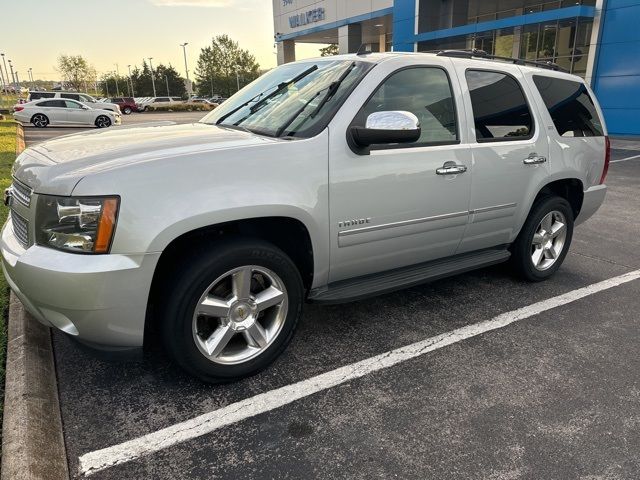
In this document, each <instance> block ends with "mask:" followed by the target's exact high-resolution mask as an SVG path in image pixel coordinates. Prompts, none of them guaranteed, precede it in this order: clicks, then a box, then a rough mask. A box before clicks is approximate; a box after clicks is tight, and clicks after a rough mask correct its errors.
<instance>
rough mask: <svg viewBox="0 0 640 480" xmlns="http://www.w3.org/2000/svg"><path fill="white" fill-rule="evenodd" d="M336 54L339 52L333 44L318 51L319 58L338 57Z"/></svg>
mask: <svg viewBox="0 0 640 480" xmlns="http://www.w3.org/2000/svg"><path fill="white" fill-rule="evenodd" d="M338 52H339V49H338V45H337V44H335V43H332V44H331V45H327V46H326V47H323V48H321V49H320V56H321V57H330V56H332V55H338Z"/></svg>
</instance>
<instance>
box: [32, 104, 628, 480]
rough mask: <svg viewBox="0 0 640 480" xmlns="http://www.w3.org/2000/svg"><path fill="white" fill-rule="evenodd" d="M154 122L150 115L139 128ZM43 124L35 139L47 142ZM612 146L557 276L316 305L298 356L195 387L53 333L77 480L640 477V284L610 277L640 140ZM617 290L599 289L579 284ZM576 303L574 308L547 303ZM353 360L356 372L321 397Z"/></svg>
mask: <svg viewBox="0 0 640 480" xmlns="http://www.w3.org/2000/svg"><path fill="white" fill-rule="evenodd" d="M153 115H154V116H153V120H158V119H160V118H158V117H159V116H160V115H161V114H153ZM168 115H169V116H171V115H176V114H168ZM192 115H193V114H192ZM199 115H200V116H201V114H199ZM193 116H194V117H197V118H189V119H182V118H181V119H179V120H176V121H184V122H188V121H194V120H197V119H198V118H199V116H196V115H193ZM138 118H139V119H141V120H146V119H150V118H151V115H146V114H140V115H132V116H129V117H124V120H125V124H126V123H128V122H133V121H138ZM163 119H164V118H163ZM170 119H175V117H173V118H170ZM33 130H36V129H34V128H31V129H27V134H26V138H27V142H28V143H29V144H33V142H36V141H38V140H41V139H42V138H41V137H39V136H37V135H32V131H33ZM49 130H51V131H53V130H54V129H44V130H43V131H44V132H46V131H49ZM58 130H60V129H58ZM62 130H64V133H67V131H68V130H69V129H62ZM38 134H39V132H38ZM614 146H615V147H616V148H615V150H614V151H613V157H612V158H613V160H614V161H615V163H612V164H611V168H610V171H609V177H608V180H607V184H608V185H609V192H608V195H607V198H606V201H605V204H604V205H603V207H602V208H601V209H600V210H599V212H598V213H597V215H596V216H595V217H594V218H592V219H591V220H589V221H588V222H587V223H586V224H584V225H582V226H580V227H578V228H577V230H576V232H575V234H574V239H573V244H572V247H571V251H570V254H569V255H568V257H567V259H566V261H565V263H564V265H563V267H562V268H561V269H560V271H559V272H558V274H557V275H556V276H555V277H554V278H553V279H551V280H550V281H547V282H544V283H540V284H529V283H524V282H522V281H520V280H518V279H516V278H514V277H513V276H512V275H511V273H510V271H509V269H508V267H507V266H504V265H500V266H496V267H492V268H488V269H484V270H480V271H477V272H472V273H469V274H465V275H460V276H457V277H454V278H450V279H447V280H443V281H440V282H437V283H434V284H428V285H423V286H418V287H414V288H411V289H408V290H404V291H401V292H397V293H393V294H389V295H385V296H382V297H379V298H375V299H371V300H365V301H360V302H355V303H351V304H346V305H337V306H318V305H308V306H307V309H306V312H305V314H304V316H303V319H302V321H301V323H300V325H299V329H298V331H297V333H296V335H295V337H294V339H293V341H292V343H291V345H290V346H289V348H288V349H287V350H286V351H285V353H284V354H283V356H282V357H281V358H280V359H279V360H277V361H276V363H275V364H274V365H273V366H272V367H271V368H269V369H268V370H266V371H264V372H263V373H261V374H259V375H257V376H255V377H252V378H249V379H246V380H243V381H241V382H238V383H233V384H228V385H215V386H211V385H205V384H202V383H200V382H199V381H197V380H194V379H191V378H190V377H188V376H186V375H185V374H184V373H183V372H182V371H181V370H180V369H178V368H177V367H176V366H174V365H172V364H171V363H170V362H169V361H168V360H167V358H166V357H165V356H164V354H163V353H162V351H160V350H159V349H155V348H154V349H151V350H150V351H148V352H146V354H145V356H144V358H143V359H141V360H136V361H129V362H113V361H106V360H101V359H97V358H96V357H95V356H93V355H91V354H89V353H87V352H86V351H85V350H83V349H81V348H79V347H78V345H77V344H76V343H75V342H73V341H71V340H70V339H68V338H67V337H66V336H65V335H63V334H61V333H59V332H55V333H54V349H55V359H56V368H57V372H58V380H59V393H60V401H61V409H62V419H63V424H64V430H65V442H66V448H67V454H68V461H69V466H70V471H71V472H72V475H74V478H85V476H87V475H89V478H95V479H122V478H132V479H139V478H140V479H142V478H145V479H146V478H153V479H194V478H203V479H204V478H206V479H212V478H216V479H218V478H229V479H237V478H245V479H253V478H255V479H265V478H277V479H294V478H295V479H297V478H300V479H303V478H304V479H308V478H322V479H325V478H327V479H337V478H355V479H370V478H385V479H386V478H416V479H425V478H437V479H454V478H455V479H457V478H460V479H476V478H478V479H480V478H482V479H514V478H531V479H555V478H558V479H560V478H562V479H572V478H584V479H600V478H602V479H605V478H606V479H612V478H616V479H617V478H625V479H626V478H638V472H639V471H640V373H639V372H640V341H639V340H640V334H639V327H640V315H639V313H638V312H640V279H636V280H633V281H626V282H625V283H621V284H619V285H616V282H615V281H611V280H609V279H612V278H617V277H619V276H620V275H624V274H626V273H628V272H635V271H636V270H637V269H640V253H638V248H637V247H638V243H639V242H638V237H639V236H640V220H638V218H640V197H639V196H638V194H637V192H638V188H639V187H640V144H636V143H628V142H627V143H622V142H615V143H614ZM603 281H605V282H607V281H609V282H610V283H608V284H607V288H606V289H604V288H601V291H598V292H596V291H595V290H594V289H592V290H579V289H581V288H583V287H586V286H589V285H593V284H596V283H598V282H603ZM611 282H612V283H611ZM609 286H610V287H611V288H609ZM576 290H577V291H578V292H582V293H580V295H583V294H584V295H585V296H584V297H583V298H578V297H579V296H580V295H578V294H577V293H576ZM584 292H586V293H584ZM594 292H595V293H594ZM563 294H565V297H563V298H565V299H566V298H572V299H574V300H575V301H571V302H557V305H558V306H555V307H554V305H556V303H554V302H551V303H549V302H547V303H543V304H540V303H537V302H544V301H545V300H548V299H551V298H555V297H557V296H559V295H563ZM536 305H538V306H539V305H546V307H545V308H544V309H540V308H538V307H537V306H536ZM552 307H553V308H552ZM518 309H521V310H518ZM516 310H517V312H515V313H513V312H514V311H516ZM523 312H526V315H525V314H524V313H523ZM499 316H501V317H499ZM505 316H506V317H508V318H511V319H512V320H514V319H515V320H516V321H514V322H513V323H511V324H510V325H507V326H504V328H499V329H495V330H488V331H484V333H481V334H477V335H475V336H468V337H464V338H460V341H457V340H456V341H453V340H450V341H449V342H450V343H451V344H449V345H446V346H443V347H442V348H437V349H436V348H432V349H431V350H432V351H429V350H430V349H429V348H424V349H423V350H420V351H418V352H417V353H415V354H411V355H408V354H407V355H405V357H406V358H405V359H404V360H403V361H400V362H398V363H396V364H395V365H393V366H389V367H388V368H381V366H382V364H383V362H384V361H385V360H384V359H385V358H387V357H388V355H387V354H385V352H389V351H391V350H393V349H401V350H400V351H399V352H400V355H402V354H404V353H406V352H404V351H403V350H402V347H405V346H407V345H412V344H415V343H416V342H421V341H425V340H427V344H430V342H429V341H428V340H429V339H432V338H433V337H436V336H438V335H441V337H436V338H439V339H441V340H442V339H445V341H444V343H443V344H442V345H445V344H446V343H447V340H446V339H447V338H449V336H450V335H449V332H458V331H469V329H471V330H472V329H473V328H475V326H476V325H478V324H480V322H483V321H486V320H489V321H491V320H492V319H496V318H498V320H500V319H504V318H506V317H505ZM498 323H499V322H498ZM465 327H467V329H466V330H465ZM457 329H462V330H457ZM434 342H435V340H434ZM432 343H433V342H432ZM421 348H422V347H421ZM409 351H411V349H410V348H407V352H409ZM423 351H424V352H427V353H422V352H423ZM381 354H382V355H381ZM377 355H381V356H380V357H376V360H375V362H380V365H378V366H373V367H371V366H370V368H369V367H368V368H369V370H368V371H369V373H367V374H362V372H360V373H357V372H355V373H354V372H353V369H357V368H363V367H362V364H358V365H357V366H355V367H353V369H351V370H349V368H350V366H351V365H353V364H354V363H355V362H360V361H363V360H366V359H368V358H370V357H375V356H377ZM342 367H344V368H345V369H346V370H344V371H347V372H349V371H350V372H351V373H349V374H347V376H346V377H344V378H341V379H338V380H336V382H334V384H332V385H334V386H331V385H329V387H328V388H324V387H323V388H320V387H317V385H320V384H321V383H322V381H324V380H322V379H325V378H326V375H325V376H323V377H319V376H321V375H323V374H327V373H328V372H332V371H334V370H335V369H339V368H342ZM344 371H343V370H340V371H339V372H340V373H341V374H342V373H343V372H344ZM349 375H350V376H349ZM345 378H347V380H345ZM307 379H314V380H311V381H310V382H304V381H305V380H307ZM296 382H304V383H301V384H300V385H296V387H295V388H294V389H292V390H293V393H292V392H291V391H289V393H288V395H293V396H294V397H296V396H297V397H299V399H298V400H296V401H292V402H290V403H287V404H284V405H283V406H278V401H279V399H278V397H279V396H281V392H284V393H286V391H284V390H278V391H277V392H275V393H273V392H274V390H275V389H278V388H281V387H286V386H288V385H291V384H294V383H296ZM314 385H315V386H314ZM260 394H264V395H263V396H261V397H257V398H255V399H254V397H255V396H256V395H260ZM245 400H246V401H245ZM254 400H255V401H254ZM243 401H245V402H244V403H242V402H243ZM238 402H240V403H238ZM236 405H237V406H238V408H235V406H236ZM240 407H242V408H244V409H246V411H253V410H255V411H257V412H258V413H257V414H255V415H253V416H248V415H249V414H243V410H241V408H240ZM225 408H226V409H225ZM219 409H225V410H221V412H220V414H218V413H217V412H216V411H217V410H219ZM252 409H253V410H252ZM256 409H257V410H256ZM224 415H229V416H230V417H233V418H234V419H233V420H229V421H228V422H226V423H225V420H224V418H222V417H223V416H224ZM194 419H195V420H194ZM216 422H218V424H219V426H216V425H215V424H216ZM176 426H177V427H176ZM158 433H159V434H158ZM145 435H151V436H150V437H146V439H147V440H151V441H150V442H149V441H147V442H146V445H147V446H148V445H149V444H151V445H152V448H151V450H150V451H145V448H143V447H142V445H143V444H145V442H143V441H141V440H139V439H140V437H142V436H145ZM153 435H157V436H155V437H154V436H153ZM125 442H126V443H125ZM123 452H124V453H123Z"/></svg>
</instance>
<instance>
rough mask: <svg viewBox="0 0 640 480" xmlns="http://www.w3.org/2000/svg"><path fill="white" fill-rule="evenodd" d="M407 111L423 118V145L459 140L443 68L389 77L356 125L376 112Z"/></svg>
mask: <svg viewBox="0 0 640 480" xmlns="http://www.w3.org/2000/svg"><path fill="white" fill-rule="evenodd" d="M390 110H404V111H407V112H411V113H413V114H414V115H415V116H416V117H418V120H419V121H420V128H421V135H420V139H419V140H418V141H417V142H416V143H411V144H406V145H397V146H398V147H416V146H420V145H429V144H438V143H455V142H457V140H458V131H457V125H456V110H455V104H454V102H453V95H452V93H451V85H450V83H449V77H448V76H447V73H446V72H445V71H444V70H442V69H440V68H432V67H416V68H408V69H404V70H400V71H398V72H396V73H394V74H393V75H391V76H390V77H389V78H387V79H386V80H385V81H384V82H383V83H382V84H381V85H380V86H379V87H378V89H377V90H376V91H375V93H374V94H373V96H372V97H371V98H370V99H369V100H368V101H367V103H366V104H365V105H364V107H362V109H361V110H360V112H359V113H358V116H357V117H356V120H355V121H354V124H357V125H361V126H364V125H365V123H366V120H367V117H368V116H369V115H370V114H372V113H374V112H384V111H390Z"/></svg>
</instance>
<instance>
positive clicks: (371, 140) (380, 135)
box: [350, 110, 421, 147]
mask: <svg viewBox="0 0 640 480" xmlns="http://www.w3.org/2000/svg"><path fill="white" fill-rule="evenodd" d="M350 131H351V136H352V138H353V141H354V142H355V143H356V145H358V146H360V147H368V146H370V145H375V144H385V143H410V142H415V141H416V140H418V139H419V138H420V133H421V132H420V122H419V121H418V117H416V116H415V115H414V114H413V113H411V112H405V111H400V110H398V111H388V112H374V113H372V114H371V115H369V116H368V117H367V123H366V126H364V127H351V130H350Z"/></svg>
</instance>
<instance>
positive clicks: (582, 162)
mask: <svg viewBox="0 0 640 480" xmlns="http://www.w3.org/2000/svg"><path fill="white" fill-rule="evenodd" d="M475 55H476V53H473V54H472V53H469V52H441V53H440V54H399V53H386V54H368V55H347V56H336V57H331V58H323V59H315V60H305V61H300V62H296V63H291V64H287V65H283V66H281V67H279V68H276V69H274V70H272V71H270V72H269V73H267V74H266V75H264V76H262V77H260V78H259V79H258V80H256V81H255V82H253V83H252V84H250V85H248V86H247V87H245V88H244V89H242V90H241V91H240V92H239V93H237V94H236V95H234V96H233V97H232V98H230V99H229V100H228V101H226V102H225V103H224V104H222V105H221V106H220V107H219V108H217V109H215V110H214V111H212V112H211V113H210V114H208V115H207V116H205V117H204V118H203V119H202V120H201V121H200V122H198V123H193V124H189V125H166V124H164V125H158V124H150V125H147V126H144V125H142V126H139V127H134V128H126V129H117V128H116V129H109V130H108V131H96V132H92V133H81V134H76V135H70V136H64V137H60V138H57V139H54V140H50V141H47V142H45V143H42V144H40V145H37V146H35V147H32V148H29V149H27V150H25V151H24V152H23V153H22V154H21V155H20V156H19V157H18V159H17V161H16V164H15V169H14V182H13V185H12V187H11V188H10V189H9V190H8V191H7V193H6V202H8V203H9V204H10V205H11V217H10V220H9V221H8V222H7V224H6V225H5V227H4V229H3V231H2V239H1V241H0V248H1V251H2V257H3V268H4V272H5V275H6V277H7V279H8V281H9V283H10V285H11V288H12V289H13V291H14V292H15V293H16V295H17V296H18V297H19V298H20V299H21V300H22V302H23V303H24V305H25V307H26V308H27V310H28V311H29V312H31V314H32V315H33V316H34V317H35V318H36V319H38V320H39V321H41V322H43V323H44V324H46V325H51V326H53V327H56V328H58V329H60V330H62V331H63V332H65V333H67V334H69V335H71V336H73V337H75V338H77V339H78V340H79V341H81V342H83V343H86V344H89V345H92V346H94V347H96V348H102V349H111V350H122V349H131V348H136V347H141V346H143V344H144V343H145V341H149V339H150V338H155V336H154V335H151V333H153V332H158V333H159V334H160V336H161V338H162V339H163V341H164V344H165V345H166V348H167V350H168V351H169V352H170V354H171V355H172V357H173V358H174V359H175V360H176V361H177V362H178V363H179V364H180V365H181V366H182V367H184V368H185V369H186V370H188V371H189V372H191V373H192V374H194V375H197V376H198V377H200V378H202V379H204V380H206V381H225V380H231V379H236V378H240V377H244V376H247V375H251V374H253V373H255V372H257V371H259V370H260V369H262V368H264V367H266V366H267V365H268V364H269V363H271V362H272V361H273V360H274V359H275V358H276V357H277V356H278V355H279V354H280V353H281V352H282V351H283V349H284V348H285V346H286V345H287V343H288V342H289V341H290V340H291V337H292V335H293V332H294V330H295V328H296V324H297V323H298V320H299V318H300V315H301V312H302V307H303V304H304V303H305V302H325V303H336V302H344V301H349V300H354V299H360V298H363V297H366V296H370V295H376V294H380V293H383V292H389V291H393V290H396V289H400V288H404V287H407V286H409V285H414V284H418V283H421V282H425V281H430V280H434V279H438V278H442V277H446V276H449V275H454V274H457V273H460V272H464V271H468V270H471V269H475V268H480V267H484V266H487V265H491V264H495V263H498V262H503V261H507V260H509V261H510V262H511V263H512V265H513V267H514V269H515V270H516V271H517V272H518V273H519V274H520V275H521V276H522V277H524V278H525V279H527V280H529V281H540V280H544V279H547V278H549V277H550V276H551V275H553V274H554V273H555V272H556V271H557V270H558V268H559V267H560V265H561V264H562V262H563V260H564V258H565V256H566V255H567V251H568V249H569V245H570V243H571V237H572V235H573V228H574V226H575V225H577V224H579V223H581V222H584V221H585V220H586V219H587V218H589V217H590V216H591V215H593V213H594V212H595V211H596V210H597V209H598V207H599V206H600V204H601V203H602V202H603V199H604V197H605V192H606V186H605V185H604V180H605V176H606V173H607V167H608V163H609V142H608V138H607V136H606V135H607V133H606V128H605V125H604V123H603V122H602V113H601V111H600V108H599V107H598V104H597V102H596V100H595V97H594V95H593V92H592V91H591V90H590V88H589V87H588V86H587V85H585V83H584V82H583V80H582V79H580V78H578V77H576V76H573V75H569V74H566V73H563V72H560V71H557V70H556V69H553V68H541V67H538V66H535V65H534V66H527V65H524V64H522V63H523V62H519V63H514V62H511V63H509V62H504V61H494V60H490V59H487V58H476V57H475Z"/></svg>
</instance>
